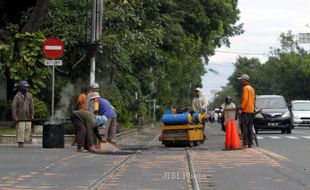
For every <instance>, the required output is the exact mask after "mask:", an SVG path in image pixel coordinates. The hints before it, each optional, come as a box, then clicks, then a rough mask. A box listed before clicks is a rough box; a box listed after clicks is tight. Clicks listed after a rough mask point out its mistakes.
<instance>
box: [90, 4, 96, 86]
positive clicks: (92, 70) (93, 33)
mask: <svg viewBox="0 0 310 190" xmlns="http://www.w3.org/2000/svg"><path fill="white" fill-rule="evenodd" d="M96 8H97V0H93V11H92V25H91V26H92V29H91V43H92V44H94V43H95V41H96V11H97V9H96ZM95 68H96V58H95V55H93V57H91V58H90V84H92V83H94V82H95Z"/></svg>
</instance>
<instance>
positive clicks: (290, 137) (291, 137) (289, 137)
mask: <svg viewBox="0 0 310 190" xmlns="http://www.w3.org/2000/svg"><path fill="white" fill-rule="evenodd" d="M285 138H288V139H299V138H298V137H294V136H285Z"/></svg>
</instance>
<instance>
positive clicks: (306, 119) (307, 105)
mask: <svg viewBox="0 0 310 190" xmlns="http://www.w3.org/2000/svg"><path fill="white" fill-rule="evenodd" d="M290 110H291V114H292V117H291V118H292V124H293V126H294V127H310V101H309V100H294V101H292V102H291V105H290Z"/></svg>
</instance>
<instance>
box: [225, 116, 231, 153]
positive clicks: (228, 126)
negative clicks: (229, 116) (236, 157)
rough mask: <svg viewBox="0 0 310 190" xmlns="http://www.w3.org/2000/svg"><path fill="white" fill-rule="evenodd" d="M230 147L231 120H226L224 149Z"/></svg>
mask: <svg viewBox="0 0 310 190" xmlns="http://www.w3.org/2000/svg"><path fill="white" fill-rule="evenodd" d="M231 148H232V147H231V120H228V121H227V122H226V141H225V149H226V150H230V149H231Z"/></svg>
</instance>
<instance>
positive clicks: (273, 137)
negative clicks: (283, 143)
mask: <svg viewBox="0 0 310 190" xmlns="http://www.w3.org/2000/svg"><path fill="white" fill-rule="evenodd" d="M268 137H269V138H271V139H282V138H281V137H278V136H268Z"/></svg>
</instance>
